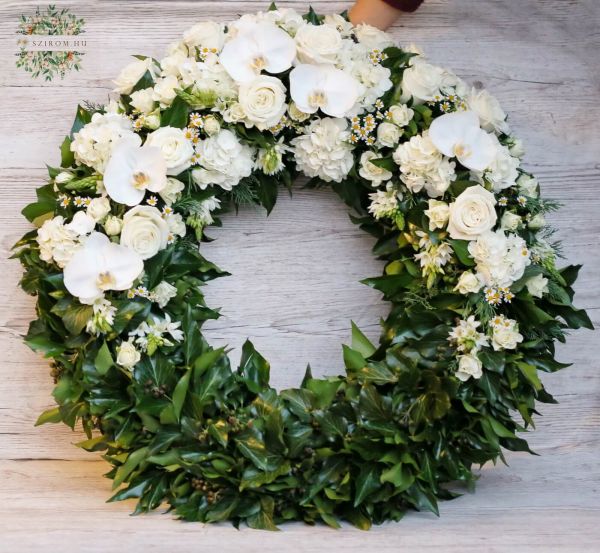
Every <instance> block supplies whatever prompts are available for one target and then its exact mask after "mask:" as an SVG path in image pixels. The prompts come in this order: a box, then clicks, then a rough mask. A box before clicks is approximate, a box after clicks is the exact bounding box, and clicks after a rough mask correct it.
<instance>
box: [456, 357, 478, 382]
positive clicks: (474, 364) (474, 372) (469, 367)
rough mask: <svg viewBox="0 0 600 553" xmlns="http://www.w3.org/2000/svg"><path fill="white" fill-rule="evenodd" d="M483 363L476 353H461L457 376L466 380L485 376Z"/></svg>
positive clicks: (462, 380)
mask: <svg viewBox="0 0 600 553" xmlns="http://www.w3.org/2000/svg"><path fill="white" fill-rule="evenodd" d="M482 369H483V364H482V363H481V360H480V359H479V358H478V357H477V355H475V354H467V355H459V356H458V369H457V370H456V373H455V374H456V378H458V379H459V380H460V381H461V382H466V381H467V380H469V378H471V377H472V378H474V379H476V380H477V379H479V378H481V377H482V376H483V370H482Z"/></svg>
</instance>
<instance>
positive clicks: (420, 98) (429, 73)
mask: <svg viewBox="0 0 600 553" xmlns="http://www.w3.org/2000/svg"><path fill="white" fill-rule="evenodd" d="M444 76H445V75H444V70H443V69H442V68H441V67H437V66H435V65H430V64H429V63H426V62H424V61H415V62H413V64H412V65H411V66H410V67H409V68H407V69H405V70H404V74H403V76H402V99H403V100H404V99H408V98H410V97H411V96H412V97H413V98H414V99H415V101H416V103H423V102H431V101H433V100H434V99H435V97H436V96H438V95H439V94H440V88H441V87H442V86H443V84H444Z"/></svg>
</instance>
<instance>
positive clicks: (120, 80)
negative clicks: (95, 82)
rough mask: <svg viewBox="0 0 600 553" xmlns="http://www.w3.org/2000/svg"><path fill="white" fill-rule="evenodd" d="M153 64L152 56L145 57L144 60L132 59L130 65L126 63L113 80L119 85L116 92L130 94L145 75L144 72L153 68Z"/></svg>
mask: <svg viewBox="0 0 600 553" xmlns="http://www.w3.org/2000/svg"><path fill="white" fill-rule="evenodd" d="M152 64H153V61H152V59H151V58H144V59H143V60H135V61H132V62H131V63H130V64H129V65H126V66H125V67H124V68H123V69H122V70H121V72H120V73H119V76H118V77H117V79H116V80H115V81H113V82H114V84H115V85H117V87H116V88H115V92H118V93H119V94H130V93H131V91H132V90H133V87H134V86H135V85H136V84H137V82H138V81H139V80H140V79H141V78H142V77H143V76H144V73H146V71H150V70H151V69H152Z"/></svg>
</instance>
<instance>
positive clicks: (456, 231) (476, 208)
mask: <svg viewBox="0 0 600 553" xmlns="http://www.w3.org/2000/svg"><path fill="white" fill-rule="evenodd" d="M495 205H496V199H495V198H494V195H493V194H492V193H491V192H488V191H487V190H486V189H485V188H483V187H482V186H479V185H476V186H471V187H469V188H467V189H466V190H465V191H464V192H463V193H462V194H460V195H459V196H458V197H457V198H456V200H455V201H454V202H453V203H451V204H450V216H449V221H448V232H449V233H450V236H451V238H454V239H456V240H474V239H475V238H477V237H478V236H479V235H481V234H483V233H484V232H486V231H488V230H490V229H491V228H492V227H493V226H494V225H495V224H496V220H497V218H498V216H497V215H496V209H495V207H494V206H495Z"/></svg>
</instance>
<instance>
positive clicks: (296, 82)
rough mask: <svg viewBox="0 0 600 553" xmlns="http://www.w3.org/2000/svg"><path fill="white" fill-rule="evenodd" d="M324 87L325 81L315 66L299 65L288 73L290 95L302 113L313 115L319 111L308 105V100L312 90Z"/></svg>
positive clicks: (315, 107)
mask: <svg viewBox="0 0 600 553" xmlns="http://www.w3.org/2000/svg"><path fill="white" fill-rule="evenodd" d="M324 87H325V81H324V79H323V78H322V74H321V73H320V72H319V70H318V68H317V66H316V65H308V64H300V65H297V66H296V67H294V69H292V71H291V73H290V95H291V96H292V100H294V102H295V104H296V106H297V107H298V109H299V110H300V111H302V112H304V113H315V112H316V111H317V110H318V109H319V108H318V107H317V106H312V105H310V103H309V101H308V99H309V97H310V95H311V94H312V92H313V91H314V90H316V89H318V88H324Z"/></svg>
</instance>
